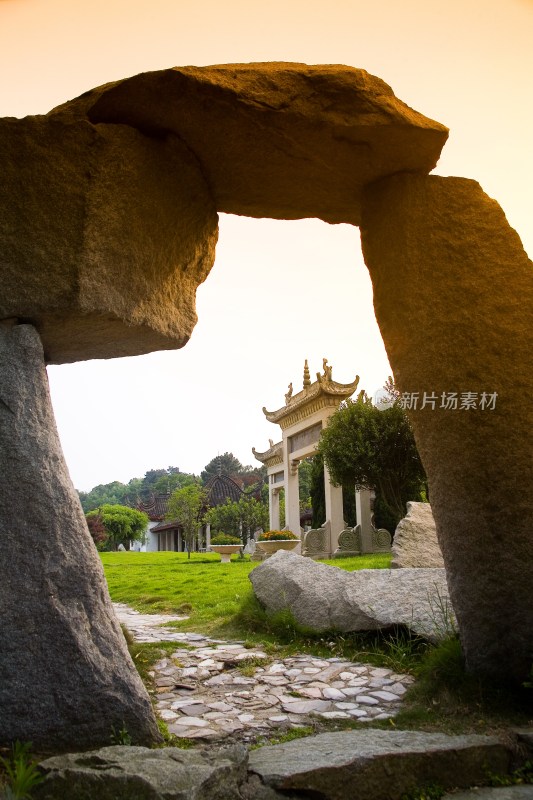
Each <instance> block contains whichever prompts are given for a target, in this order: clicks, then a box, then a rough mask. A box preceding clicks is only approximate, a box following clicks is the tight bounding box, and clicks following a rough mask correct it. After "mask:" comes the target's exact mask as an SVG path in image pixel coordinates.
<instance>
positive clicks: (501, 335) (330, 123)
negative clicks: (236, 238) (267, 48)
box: [0, 63, 533, 748]
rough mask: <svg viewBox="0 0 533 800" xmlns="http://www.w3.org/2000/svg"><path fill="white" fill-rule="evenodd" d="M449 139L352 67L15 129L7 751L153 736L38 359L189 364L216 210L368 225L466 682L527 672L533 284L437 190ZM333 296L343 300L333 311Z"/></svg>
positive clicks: (229, 73) (3, 271) (5, 411)
mask: <svg viewBox="0 0 533 800" xmlns="http://www.w3.org/2000/svg"><path fill="white" fill-rule="evenodd" d="M446 138H447V130H446V128H445V127H444V126H443V125H440V124H439V123H437V122H434V121H432V120H429V119H428V118H426V117H424V116H422V115H421V114H419V113H418V112H416V111H413V109H410V108H409V107H408V106H406V105H405V104H403V103H402V102H401V101H399V100H398V99H397V98H396V97H395V96H394V94H393V92H392V90H391V89H390V87H389V86H387V84H385V83H384V82H383V81H381V80H380V79H379V78H374V77H373V76H371V75H369V74H368V73H366V72H365V71H364V70H357V69H353V68H351V67H342V66H312V67H310V66H307V65H304V64H283V63H269V64H250V65H235V64H234V65H225V66H218V67H205V68H195V67H187V68H176V69H171V70H164V71H161V72H154V73H145V74H142V75H138V76H135V77H133V78H129V79H127V80H124V81H118V82H116V83H113V84H108V85H106V86H103V87H99V88H97V89H94V90H92V91H90V92H87V93H85V94H84V95H82V96H81V97H80V98H78V99H76V100H73V101H71V102H69V103H66V104H65V105H63V106H61V107H59V108H57V109H54V110H53V111H51V112H50V113H49V114H48V115H46V116H36V117H26V118H25V119H22V120H18V119H11V118H7V119H4V120H1V121H0V163H1V170H2V182H1V183H0V205H1V214H0V275H1V279H2V293H1V297H0V320H1V321H2V322H1V324H0V375H1V383H0V459H1V463H2V467H3V486H2V490H3V491H2V495H1V496H0V536H1V547H2V554H3V559H2V565H1V567H0V602H1V606H2V613H1V615H0V638H1V640H2V642H3V647H2V652H1V654H0V667H1V673H2V681H1V682H0V707H1V708H2V715H1V718H0V742H8V741H13V740H15V739H17V738H18V739H20V740H29V739H31V740H32V741H33V743H34V745H35V746H36V747H37V748H38V747H39V746H40V745H41V744H43V743H46V745H47V746H49V747H50V746H54V745H55V744H61V743H63V744H64V743H65V742H68V744H69V745H70V746H81V747H86V746H89V745H95V744H102V743H106V742H107V741H108V737H109V730H110V729H111V725H118V726H121V725H122V724H124V723H125V724H126V726H127V728H128V730H129V731H130V733H131V734H132V735H133V738H134V740H135V741H137V742H142V741H149V740H153V739H155V738H157V731H156V726H155V720H154V718H153V715H152V714H151V710H150V703H149V700H148V697H147V695H146V692H145V691H144V689H143V687H142V685H141V684H140V681H139V679H138V677H137V676H136V672H135V669H134V667H133V665H132V664H131V661H130V660H129V657H128V656H127V651H126V649H125V646H124V643H123V637H122V634H121V632H120V629H119V628H118V624H117V622H116V619H115V617H114V615H113V611H112V608H111V604H110V601H109V597H108V595H107V590H106V586H105V581H104V578H103V574H102V569H101V565H100V563H99V560H98V558H97V555H96V553H95V551H94V547H93V545H92V542H91V541H90V539H89V534H88V531H87V529H86V525H85V521H84V518H83V514H82V511H81V507H80V505H79V500H78V497H77V494H76V492H75V490H74V488H73V486H72V483H71V481H70V478H69V476H68V471H67V469H66V466H65V464H64V459H63V455H62V452H61V448H60V445H59V441H58V437H57V433H56V431H55V426H54V422H53V414H52V411H51V406H50V400H49V396H48V389H47V379H46V373H45V364H46V363H65V362H68V361H76V360H83V359H88V358H112V357H116V356H124V355H135V354H139V353H146V352H150V351H152V350H157V349H170V348H177V347H181V346H183V345H184V344H185V343H186V342H187V340H188V338H189V337H190V334H191V331H192V329H193V327H194V323H195V321H196V314H195V310H194V303H195V292H196V288H197V286H198V284H199V283H201V282H202V281H203V280H204V279H205V278H206V276H207V274H208V273H209V270H210V268H211V266H212V264H213V260H214V248H215V243H216V238H217V213H216V212H217V211H224V212H228V213H234V214H243V215H248V216H257V217H264V216H270V217H275V218H282V219H297V218H302V217H318V218H320V219H323V220H325V221H326V222H330V223H335V222H348V223H351V224H354V225H360V227H361V239H362V245H363V254H364V257H365V261H366V263H367V265H368V268H369V271H370V274H371V278H372V283H373V288H374V307H375V311H376V317H377V320H378V323H379V326H380V329H381V332H382V335H383V339H384V342H385V346H386V349H387V353H388V356H389V361H390V364H391V366H392V369H393V371H394V376H395V380H396V383H397V385H398V386H399V387H400V389H401V391H402V392H406V393H419V394H420V396H422V395H423V393H424V392H426V393H430V394H431V395H433V394H435V396H437V397H438V396H441V395H442V394H443V393H450V392H458V393H469V394H470V395H476V396H478V397H479V396H481V395H482V394H483V393H491V394H493V393H497V397H498V401H497V404H496V407H495V408H494V409H492V410H486V409H481V408H479V407H470V408H469V409H468V410H466V409H465V410H463V411H459V410H457V411H454V410H450V409H446V408H439V407H436V408H433V409H432V408H430V407H427V408H424V409H418V410H411V411H409V412H408V413H409V415H410V418H411V421H412V425H413V429H414V432H415V437H416V440H417V445H418V449H419V451H420V454H421V457H422V460H423V463H424V467H425V469H426V473H427V475H428V479H429V484H430V492H431V504H432V509H433V513H434V517H435V521H436V526H437V534H438V537H439V543H440V546H441V549H442V552H443V557H444V561H445V565H446V570H447V578H448V584H449V589H450V596H451V599H452V602H453V605H454V608H455V611H456V614H457V618H458V623H459V632H460V637H461V642H462V646H463V650H464V653H465V657H466V663H467V666H468V668H469V669H470V670H472V671H474V672H477V673H479V674H489V675H491V676H493V677H498V678H500V679H502V680H505V681H516V682H521V681H523V680H524V679H525V678H526V677H527V675H528V673H529V669H530V666H531V653H532V652H533V604H532V603H531V575H532V573H533V548H532V541H531V539H532V534H531V531H532V530H533V508H532V497H533V491H532V488H533V457H532V448H531V438H530V437H531V431H532V430H533V404H532V403H531V397H532V396H533V387H532V381H531V364H530V359H531V353H532V352H533V324H532V322H531V308H532V307H533V276H532V268H531V262H530V261H529V259H528V258H527V255H526V254H525V252H524V250H523V248H522V246H521V243H520V239H519V237H518V235H517V234H516V233H515V231H513V230H512V229H511V228H510V227H509V225H508V223H507V221H506V219H505V216H504V214H503V211H502V210H501V209H500V207H499V206H498V204H497V203H496V202H495V201H494V200H492V199H490V198H489V197H487V196H486V195H485V194H484V193H483V191H482V189H481V188H480V186H479V185H478V184H477V183H475V182H474V181H471V180H467V179H465V178H444V177H438V176H430V175H428V173H429V172H430V171H431V170H432V169H433V168H434V166H435V165H436V163H437V160H438V158H439V154H440V151H441V148H442V147H443V145H444V143H445V141H446ZM341 289H342V287H340V289H339V290H341Z"/></svg>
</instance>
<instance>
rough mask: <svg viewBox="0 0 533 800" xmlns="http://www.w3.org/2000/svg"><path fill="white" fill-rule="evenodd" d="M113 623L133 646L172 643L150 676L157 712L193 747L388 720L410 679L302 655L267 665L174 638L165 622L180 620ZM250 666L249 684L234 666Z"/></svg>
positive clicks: (121, 610) (219, 645) (238, 647)
mask: <svg viewBox="0 0 533 800" xmlns="http://www.w3.org/2000/svg"><path fill="white" fill-rule="evenodd" d="M114 606H115V611H116V614H117V617H118V619H119V621H120V622H121V623H122V624H124V625H125V626H126V627H127V628H128V630H129V631H130V632H131V634H132V636H133V638H134V639H135V641H144V642H151V643H154V642H163V641H164V642H168V641H171V642H176V649H175V651H173V652H172V653H171V654H170V656H168V655H167V656H165V657H164V658H161V659H160V660H159V661H158V662H157V663H156V664H155V665H154V667H153V670H152V671H151V675H152V678H153V680H154V684H155V687H156V693H157V694H156V712H157V713H158V714H159V716H160V717H161V719H163V720H165V721H166V722H167V724H168V729H169V731H170V732H171V733H174V734H175V735H177V736H179V737H181V738H190V739H195V740H198V741H199V743H201V741H202V740H203V739H205V740H213V739H216V740H225V739H232V740H240V741H243V742H245V743H253V742H255V741H257V740H258V739H259V738H264V737H265V735H266V736H268V735H269V734H275V733H276V732H280V731H283V730H287V729H290V728H295V727H302V726H308V725H310V724H311V723H312V722H313V719H314V720H318V721H323V722H326V721H327V720H331V721H334V720H336V719H339V720H342V719H344V720H345V719H354V720H358V721H363V722H369V721H371V720H375V719H387V718H391V717H393V716H394V715H395V714H396V713H397V712H398V710H399V708H400V706H401V702H402V701H401V696H402V695H403V694H405V692H406V691H407V688H408V687H409V686H410V685H411V684H412V682H413V680H414V679H413V677H412V676H411V675H401V674H398V673H394V672H393V671H392V670H389V669H382V668H379V667H374V666H373V665H371V664H361V663H355V662H350V661H346V660H345V659H341V658H336V657H335V658H331V659H325V658H315V657H313V656H310V655H306V654H299V655H295V656H292V657H289V658H286V659H275V660H273V661H272V663H268V658H269V657H268V655H267V654H266V653H264V652H263V651H261V650H260V649H256V650H255V649H249V648H246V647H244V644H243V643H242V642H225V641H222V640H218V639H210V638H209V637H207V636H204V635H203V634H197V633H194V632H183V631H176V630H175V629H173V628H170V627H167V626H168V624H169V623H170V622H172V621H176V620H179V621H181V620H183V619H187V618H186V617H183V616H172V615H164V614H153V615H152V614H139V613H138V612H136V611H134V610H133V609H130V608H129V607H128V606H126V605H125V604H123V603H117V604H114ZM251 658H253V659H257V660H263V661H264V664H262V665H258V666H257V667H256V668H255V671H254V674H253V676H245V675H242V673H241V672H240V671H239V666H242V665H243V664H244V665H245V664H246V662H247V661H248V660H250V659H251Z"/></svg>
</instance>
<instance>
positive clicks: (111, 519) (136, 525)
mask: <svg viewBox="0 0 533 800" xmlns="http://www.w3.org/2000/svg"><path fill="white" fill-rule="evenodd" d="M95 518H97V519H98V518H99V521H100V522H101V524H102V525H103V528H104V531H105V536H106V538H105V543H104V544H103V547H102V549H107V550H116V549H117V548H118V546H119V545H121V544H122V545H124V547H125V548H126V549H127V550H129V548H130V542H132V541H139V542H142V541H143V540H144V534H145V531H146V526H147V525H148V516H147V515H146V514H144V513H143V512H142V511H137V510H136V509H134V508H128V506H121V505H110V504H105V505H103V506H100V508H98V509H95V510H94V511H90V512H89V513H88V514H87V515H86V520H87V524H88V526H89V530H91V528H93V529H96V530H98V529H99V527H100V526H99V523H98V522H97V521H95Z"/></svg>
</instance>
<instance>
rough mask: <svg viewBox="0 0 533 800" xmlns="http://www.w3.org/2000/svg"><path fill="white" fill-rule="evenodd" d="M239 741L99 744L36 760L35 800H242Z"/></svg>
mask: <svg viewBox="0 0 533 800" xmlns="http://www.w3.org/2000/svg"><path fill="white" fill-rule="evenodd" d="M246 765H247V754H246V750H245V748H244V747H242V746H238V745H237V746H235V747H228V748H226V749H224V750H219V751H215V752H213V753H209V752H207V751H205V752H201V751H198V750H179V749H177V748H175V747H169V748H165V749H162V750H148V749H146V748H144V747H118V746H116V747H104V748H102V749H101V750H93V751H90V752H87V753H78V754H71V755H64V756H56V757H54V758H50V759H47V760H46V761H43V762H41V764H40V768H41V769H42V770H43V771H44V772H45V776H46V777H45V781H44V782H43V783H42V784H40V785H39V786H37V787H36V788H35V789H33V790H32V796H33V797H35V800H89V798H98V799H99V800H116V798H118V797H120V799H121V800H241V797H242V796H241V794H240V792H239V785H240V784H241V783H242V782H243V781H244V779H245V776H246Z"/></svg>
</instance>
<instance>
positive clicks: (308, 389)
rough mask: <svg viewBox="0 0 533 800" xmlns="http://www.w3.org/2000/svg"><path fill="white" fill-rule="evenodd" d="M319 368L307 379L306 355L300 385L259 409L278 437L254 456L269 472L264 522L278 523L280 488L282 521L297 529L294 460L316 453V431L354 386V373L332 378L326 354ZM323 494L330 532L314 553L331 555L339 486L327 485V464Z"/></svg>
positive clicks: (338, 520) (338, 519) (339, 521)
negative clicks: (346, 378) (348, 379)
mask: <svg viewBox="0 0 533 800" xmlns="http://www.w3.org/2000/svg"><path fill="white" fill-rule="evenodd" d="M323 369H324V372H323V374H320V373H319V372H318V373H317V376H316V377H317V379H316V381H314V383H311V379H310V376H309V369H308V366H307V361H306V362H305V367H304V380H303V389H302V391H301V392H298V393H297V394H293V390H292V383H291V384H290V385H289V391H288V392H287V394H286V395H285V405H284V406H283V407H282V408H280V409H278V410H277V411H267V410H266V408H264V409H263V413H264V415H265V417H266V418H267V420H268V421H269V422H274V423H277V424H278V425H279V426H280V427H281V430H282V431H283V434H282V441H281V442H279V443H277V444H272V445H271V447H270V449H269V450H267V451H266V452H265V453H258V452H257V451H256V450H255V449H254V448H253V449H252V452H253V454H254V456H255V457H256V458H257V459H258V460H259V461H261V462H262V463H263V464H265V465H266V467H267V471H268V476H269V510H270V526H271V528H272V529H279V524H280V522H279V491H280V489H281V488H283V489H284V490H285V522H286V524H287V525H288V528H289V530H291V531H293V532H294V533H296V535H297V536H298V535H299V534H300V497H299V487H298V465H299V463H300V461H302V460H303V459H305V458H308V457H309V456H312V455H314V454H315V453H316V447H317V444H318V440H319V438H320V434H321V432H322V430H323V428H324V427H325V426H326V424H327V421H328V419H329V418H330V416H331V415H332V414H333V413H334V412H335V411H336V410H337V409H338V408H339V406H340V404H341V402H342V401H343V400H346V399H347V398H348V397H351V396H352V394H353V393H354V392H355V390H356V389H357V384H358V383H359V377H356V379H355V381H354V382H353V383H337V382H336V381H334V380H333V379H332V374H331V372H332V370H331V367H330V366H328V362H327V359H324V360H323ZM324 484H325V487H324V488H325V497H326V521H327V523H328V525H329V530H330V535H329V541H328V542H327V544H326V546H325V548H324V552H321V553H318V554H317V557H318V556H320V557H322V558H331V556H332V555H333V554H334V553H335V551H336V550H337V546H338V538H339V534H340V533H341V531H342V530H343V528H344V527H345V526H344V517H343V510H342V488H341V487H340V486H333V485H332V483H331V481H330V479H329V473H328V470H327V467H324Z"/></svg>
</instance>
